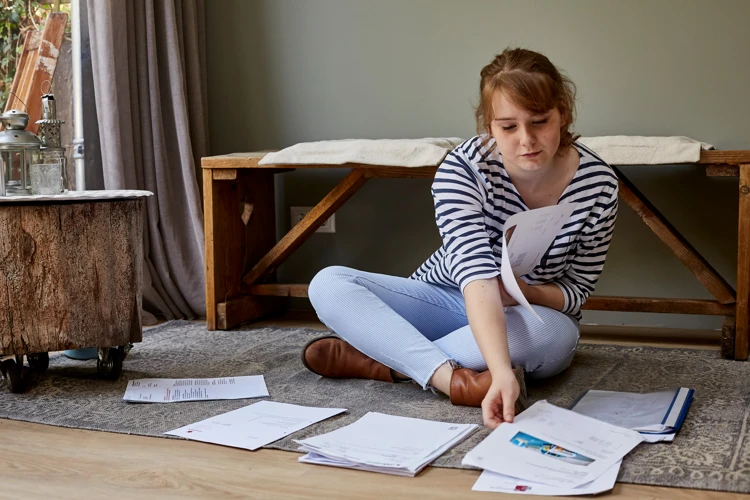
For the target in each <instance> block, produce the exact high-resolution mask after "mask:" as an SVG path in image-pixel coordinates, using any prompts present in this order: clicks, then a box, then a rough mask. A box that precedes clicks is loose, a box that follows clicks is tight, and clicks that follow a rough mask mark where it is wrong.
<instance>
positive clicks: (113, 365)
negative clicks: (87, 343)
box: [96, 347, 125, 380]
mask: <svg viewBox="0 0 750 500" xmlns="http://www.w3.org/2000/svg"><path fill="white" fill-rule="evenodd" d="M123 359H125V350H124V349H123V348H122V347H103V348H100V349H99V359H98V360H97V362H96V371H97V372H98V373H99V375H101V376H102V377H104V378H106V379H107V380H117V379H118V378H119V377H120V373H122V360H123Z"/></svg>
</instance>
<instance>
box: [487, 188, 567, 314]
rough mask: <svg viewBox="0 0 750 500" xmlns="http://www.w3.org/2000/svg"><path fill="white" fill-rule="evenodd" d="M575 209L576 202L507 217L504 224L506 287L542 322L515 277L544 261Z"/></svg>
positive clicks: (503, 263) (503, 256)
mask: <svg viewBox="0 0 750 500" xmlns="http://www.w3.org/2000/svg"><path fill="white" fill-rule="evenodd" d="M576 207H577V204H575V203H564V204H562V205H552V206H550V207H542V208H537V209H534V210H527V211H524V212H518V213H517V214H513V215H511V216H510V217H508V220H506V221H505V224H504V225H503V235H502V239H503V255H502V262H501V266H500V277H501V279H502V280H503V286H504V287H505V290H506V291H507V292H508V294H509V295H510V296H511V297H513V298H514V299H515V300H516V302H518V303H519V304H520V305H521V306H523V307H524V308H525V309H527V310H528V311H529V312H531V313H532V314H533V315H534V316H536V318H537V319H538V320H539V321H542V319H541V318H540V317H539V315H538V314H537V313H536V312H535V311H534V309H533V308H532V307H531V305H530V304H529V302H528V300H526V297H524V296H523V293H522V292H521V288H520V287H519V286H518V282H517V281H516V278H519V277H521V276H523V275H525V274H528V273H530V272H531V271H532V270H533V269H534V268H535V267H536V266H537V265H538V264H539V263H540V262H541V260H542V257H543V256H544V254H545V253H546V252H547V249H548V248H549V247H550V245H551V244H552V242H553V241H554V240H555V237H556V236H557V235H558V233H559V232H560V230H561V229H562V227H563V226H564V225H565V223H566V222H568V220H569V219H570V216H571V215H572V214H573V212H574V211H575V209H576ZM542 322H543V321H542Z"/></svg>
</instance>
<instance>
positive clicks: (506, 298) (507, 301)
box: [497, 277, 530, 307]
mask: <svg viewBox="0 0 750 500" xmlns="http://www.w3.org/2000/svg"><path fill="white" fill-rule="evenodd" d="M497 281H498V284H499V285H500V297H501V300H502V301H503V307H510V306H517V305H518V301H517V300H516V299H514V298H513V297H511V296H510V294H509V293H508V291H507V290H506V289H505V285H503V280H502V279H500V278H499V277H498V278H497ZM516 282H517V283H518V288H520V289H521V293H523V296H524V297H526V298H527V300H528V296H527V291H528V289H529V286H530V285H529V284H528V283H526V282H525V281H524V280H522V279H521V278H516Z"/></svg>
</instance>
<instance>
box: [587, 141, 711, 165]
mask: <svg viewBox="0 0 750 500" xmlns="http://www.w3.org/2000/svg"><path fill="white" fill-rule="evenodd" d="M578 142H580V143H582V144H584V145H585V146H588V147H589V148H590V149H592V150H594V152H596V153H597V154H598V155H599V156H601V157H602V159H603V160H604V161H606V162H607V163H609V164H610V165H673V164H677V163H695V162H697V161H698V160H700V157H701V149H714V147H713V146H712V145H710V144H706V143H705V142H699V141H696V140H693V139H690V138H688V137H641V136H633V135H611V136H603V137H581V138H580V139H578Z"/></svg>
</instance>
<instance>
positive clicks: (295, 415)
mask: <svg viewBox="0 0 750 500" xmlns="http://www.w3.org/2000/svg"><path fill="white" fill-rule="evenodd" d="M345 411H346V410H345V409H342V408H314V407H309V406H297V405H290V404H286V403H274V402H272V401H261V402H259V403H255V404H252V405H249V406H245V407H244V408H240V409H238V410H234V411H230V412H227V413H222V414H221V415H217V416H215V417H211V418H207V419H206V420H201V421H200V422H196V423H194V424H190V425H186V426H185V427H180V428H179V429H175V430H173V431H169V432H165V434H169V435H170V436H179V437H184V438H187V439H192V440H194V441H203V442H205V443H214V444H221V445H224V446H232V447H234V448H244V449H246V450H257V449H258V448H260V447H261V446H265V445H267V444H268V443H272V442H274V441H277V440H279V439H281V438H283V437H284V436H288V435H289V434H291V433H292V432H297V431H298V430H300V429H304V428H305V427H307V426H309V425H312V424H314V423H316V422H320V421H321V420H325V419H327V418H330V417H332V416H334V415H338V414H339V413H342V412H345Z"/></svg>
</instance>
